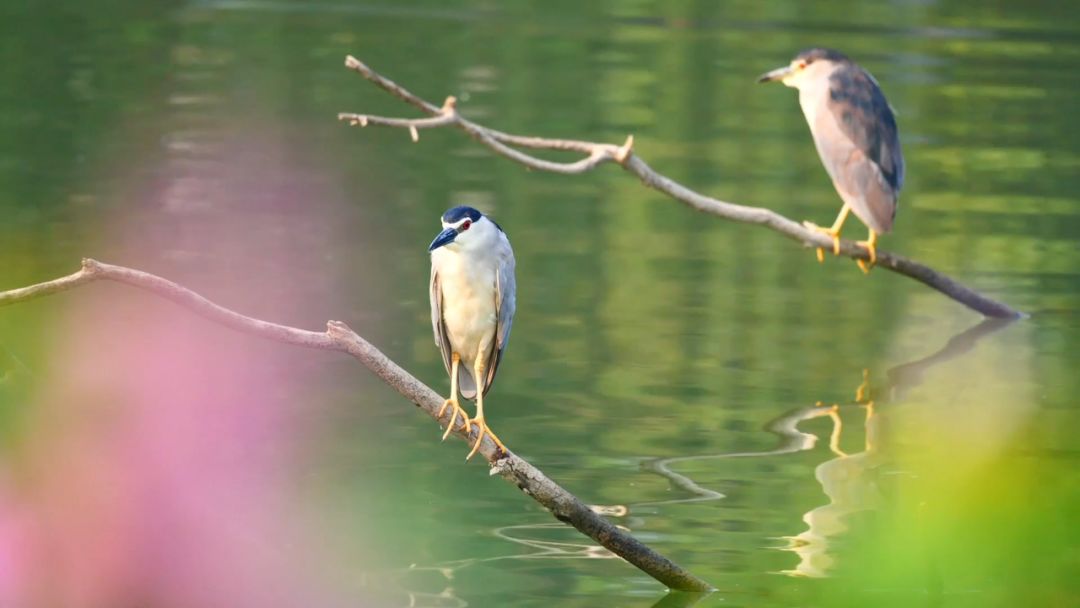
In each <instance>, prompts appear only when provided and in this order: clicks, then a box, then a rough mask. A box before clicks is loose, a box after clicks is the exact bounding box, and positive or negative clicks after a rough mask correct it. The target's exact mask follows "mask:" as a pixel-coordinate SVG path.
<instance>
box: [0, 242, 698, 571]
mask: <svg viewBox="0 0 1080 608" xmlns="http://www.w3.org/2000/svg"><path fill="white" fill-rule="evenodd" d="M93 281H115V282H118V283H125V284H127V285H130V286H132V287H137V288H139V289H143V290H145V291H148V292H150V293H153V294H155V295H158V296H160V297H163V298H165V299H167V300H172V301H173V302H175V303H177V304H179V305H180V306H183V307H184V308H187V309H188V310H191V311H192V312H194V313H196V314H198V315H200V316H202V317H205V318H207V319H209V320H211V321H213V322H215V323H219V324H221V325H224V326H226V327H229V328H231V329H234V330H236V331H239V332H242V333H245V334H249V335H253V336H259V337H262V338H266V339H268V340H274V341H276V342H283V343H285V344H293V345H296V346H305V347H307V348H314V349H318V350H329V351H338V352H342V353H346V354H348V355H350V356H352V357H353V358H355V359H356V360H358V361H359V362H360V363H362V364H363V365H364V366H365V367H367V368H368V369H369V370H371V371H372V372H374V373H375V375H376V376H378V377H379V378H380V379H382V381H383V382H385V383H387V384H388V385H390V386H391V387H393V388H394V389H395V390H396V391H398V392H399V393H401V394H402V395H403V396H404V397H405V398H406V399H408V400H409V401H412V402H413V403H415V404H416V405H417V406H418V407H420V409H422V410H423V411H424V412H425V413H427V414H428V415H429V416H431V417H432V418H435V419H436V420H437V421H438V422H439V424H440V425H441V426H445V425H447V424H450V422H451V421H450V415H451V412H449V411H447V412H446V413H445V415H444V416H443V417H442V418H439V416H438V412H439V409H440V408H441V406H442V404H443V398H442V397H440V396H439V395H438V394H437V393H436V392H435V391H433V390H431V389H430V388H428V387H427V385H425V384H424V383H423V382H421V381H419V380H417V379H416V377H415V376H413V375H412V374H410V373H409V372H407V371H405V370H404V369H403V368H402V367H401V366H399V365H398V364H396V363H394V362H393V361H391V360H390V358H388V357H387V356H386V355H384V354H383V353H382V352H380V351H379V349H377V348H375V347H374V346H372V345H371V343H369V342H368V341H367V340H364V339H363V338H362V337H360V335H359V334H357V333H356V332H354V331H353V330H352V329H349V327H348V326H347V325H345V324H344V323H341V322H340V321H330V322H328V323H327V324H326V331H324V332H317V331H308V330H304V329H299V328H296V327H289V326H287V325H279V324H277V323H271V322H269V321H263V320H261V319H255V318H252V317H248V316H245V315H242V314H240V313H238V312H235V311H233V310H229V309H228V308H225V307H223V306H219V305H218V304H215V303H214V302H211V301H210V300H208V299H206V298H204V297H203V296H201V295H199V294H198V293H195V292H194V291H191V290H190V289H187V288H186V287H183V286H181V285H178V284H177V283H173V282H172V281H168V280H166V279H163V278H161V277H159V276H156V275H153V274H150V273H147V272H142V271H141V270H135V269H133V268H125V267H123V266H113V265H111V264H103V263H101V262H98V261H95V260H91V259H84V260H83V263H82V269H81V270H79V271H78V272H76V273H74V274H70V275H68V276H65V277H60V278H58V279H53V280H51V281H46V282H44V283H38V284H36V285H31V286H29V287H22V288H18V289H12V290H9V291H2V292H0V306H3V305H7V304H14V303H16V302H24V301H26V300H31V299H34V298H38V297H41V296H46V295H50V294H54V293H57V292H61V291H66V290H68V289H73V288H75V287H79V286H81V285H85V284H87V283H90V282H93ZM474 428H476V427H475V426H474ZM453 434H455V435H457V436H458V437H460V438H461V439H465V440H467V441H468V442H469V445H472V444H473V442H475V437H470V433H466V432H465V430H464V424H461V426H458V427H456V428H455V429H454V432H453ZM433 436H434V434H433ZM479 453H480V454H482V455H483V457H484V458H485V459H487V461H488V463H490V465H491V474H492V475H496V474H497V475H499V476H501V477H502V478H503V479H505V480H507V481H509V482H510V483H512V484H514V485H515V486H517V487H518V488H519V489H521V491H522V492H524V493H525V494H527V495H528V496H530V497H531V498H532V499H533V500H535V501H536V502H538V503H540V504H541V505H543V507H544V508H546V509H547V510H548V511H550V512H551V514H552V515H554V516H555V517H556V518H557V519H559V520H560V521H563V522H565V523H568V524H570V525H571V526H573V527H575V528H577V529H578V531H580V532H582V533H583V534H585V535H587V536H589V537H590V538H592V539H593V540H595V541H596V542H597V543H599V544H600V545H602V546H604V547H605V548H607V549H608V550H610V551H611V552H612V553H614V554H616V555H618V556H619V557H621V558H623V559H625V560H626V561H628V562H630V563H631V564H633V565H635V566H637V567H638V568H640V569H641V570H642V571H643V572H645V573H646V574H648V575H649V576H651V577H653V578H655V579H656V580H658V581H660V582H661V583H663V584H664V585H666V586H667V587H669V588H671V589H676V590H681V591H709V590H711V589H712V587H711V586H710V585H709V584H708V583H706V582H705V581H703V580H701V579H699V578H697V577H696V576H694V575H693V574H691V573H690V572H688V571H686V570H685V569H683V568H682V567H680V566H679V565H677V564H675V563H674V562H672V561H671V560H669V559H668V558H666V557H664V556H663V555H660V554H659V553H657V552H656V551H654V550H653V549H651V548H650V547H648V546H647V545H645V544H644V543H642V542H641V541H639V540H637V539H636V538H634V537H633V536H631V535H630V534H628V533H627V532H625V531H623V530H622V529H620V528H619V527H617V526H615V525H614V524H612V523H611V522H609V521H608V520H606V519H604V518H602V517H600V515H598V514H597V513H596V512H594V511H593V510H592V509H590V508H589V506H588V505H586V504H585V503H583V502H582V501H581V500H579V499H578V498H577V497H576V496H574V495H573V494H571V493H570V492H567V491H566V490H565V489H563V488H562V487H561V486H559V485H558V484H557V483H555V482H554V481H552V480H551V479H550V478H548V477H547V476H546V475H544V473H543V472H542V471H540V469H537V468H536V467H534V466H532V465H531V464H529V463H528V462H526V461H525V460H524V459H523V458H521V457H519V456H517V455H516V454H513V453H505V452H501V451H499V450H498V448H497V447H496V446H495V443H494V442H493V441H492V440H491V439H490V438H489V437H488V436H487V435H485V436H484V440H483V443H481V444H480V451H479Z"/></svg>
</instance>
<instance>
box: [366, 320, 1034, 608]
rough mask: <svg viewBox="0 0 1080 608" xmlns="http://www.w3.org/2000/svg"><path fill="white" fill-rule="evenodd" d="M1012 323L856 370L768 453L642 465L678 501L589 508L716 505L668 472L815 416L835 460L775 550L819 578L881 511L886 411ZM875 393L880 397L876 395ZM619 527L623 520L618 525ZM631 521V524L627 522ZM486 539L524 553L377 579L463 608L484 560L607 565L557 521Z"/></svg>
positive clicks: (782, 420) (675, 598) (705, 492)
mask: <svg viewBox="0 0 1080 608" xmlns="http://www.w3.org/2000/svg"><path fill="white" fill-rule="evenodd" d="M1012 323H1013V321H1011V320H1002V319H987V320H984V321H982V322H981V323H979V324H977V325H975V326H973V327H970V328H968V329H967V330H964V331H963V332H961V333H959V334H956V335H955V336H953V337H952V338H950V339H949V340H948V342H947V343H946V344H945V345H944V346H943V347H942V348H940V349H939V350H937V351H935V352H934V353H932V354H930V355H928V356H926V357H923V358H921V359H918V360H915V361H911V362H907V363H903V364H901V365H897V366H894V367H892V368H890V369H889V370H887V371H886V373H885V378H886V382H885V385H884V387H882V388H881V390H880V391H877V390H874V387H873V386H872V385H871V382H870V377H871V374H870V373H869V370H864V371H863V378H862V382H861V383H860V384H859V385H858V386H857V387H856V388H855V390H854V395H853V400H852V401H851V402H850V403H846V404H837V403H833V404H823V403H822V402H820V401H818V402H816V403H815V404H814V405H808V406H803V407H798V408H795V409H792V410H790V411H788V412H786V413H784V414H783V415H781V416H779V417H777V418H775V419H773V420H772V421H771V422H769V423H768V424H767V425H766V426H765V429H764V430H765V431H766V432H768V433H771V434H773V435H775V436H776V437H777V439H778V442H777V444H776V446H775V447H773V448H772V449H769V450H764V451H757V452H728V453H722V454H707V455H699V456H678V457H673V458H662V459H652V460H647V461H644V462H642V463H641V468H642V470H644V471H648V472H651V473H655V474H656V475H659V476H662V477H664V478H665V479H667V480H668V481H669V482H670V483H671V485H672V486H673V487H674V488H675V489H678V490H681V491H683V492H684V493H685V494H687V496H686V497H684V498H675V499H670V500H661V501H648V502H639V503H634V504H631V505H610V506H600V505H597V506H593V509H594V510H595V511H597V512H598V513H600V514H602V515H605V516H608V517H615V518H627V517H629V516H631V514H640V513H642V512H643V510H644V511H652V510H654V508H655V507H658V506H662V505H672V504H683V503H693V502H705V501H713V500H721V499H723V498H725V496H724V494H723V493H722V492H720V491H718V490H714V489H711V488H707V487H704V486H702V485H700V484H699V483H698V482H696V481H695V480H694V479H692V478H691V477H689V476H687V475H684V474H682V473H679V472H677V471H675V470H674V467H675V466H676V465H678V464H681V463H687V462H701V461H707V460H721V459H732V458H760V457H771V456H781V455H787V454H794V453H799V452H804V451H809V450H811V449H813V448H814V447H815V446H816V445H817V442H818V441H819V439H821V438H820V437H819V436H818V435H815V434H814V433H810V432H806V431H803V430H801V429H800V428H799V425H800V424H802V423H804V422H807V421H810V420H815V419H818V418H829V419H830V421H831V425H830V432H829V437H828V445H829V451H830V452H831V453H832V454H833V455H834V458H831V459H829V460H826V461H825V462H822V463H821V464H819V465H818V466H817V467H815V469H814V477H815V479H816V480H817V482H818V484H820V485H821V488H822V492H823V493H824V494H825V496H826V497H827V498H828V502H827V503H826V504H823V505H821V506H819V507H816V508H814V509H811V510H810V511H807V512H806V513H805V514H804V515H803V518H802V521H803V522H804V523H805V524H806V526H807V528H806V530H804V531H803V532H800V533H799V534H796V535H794V536H788V537H782V540H784V541H785V543H784V545H783V546H780V547H777V548H778V549H780V550H785V551H791V552H793V553H795V555H796V556H797V557H798V559H799V562H798V563H797V564H796V565H795V566H794V567H793V568H791V569H789V570H784V571H781V572H780V573H781V574H785V575H788V576H798V577H815V578H816V577H825V576H828V574H829V572H830V570H831V569H832V568H833V567H834V565H835V564H834V558H833V556H832V555H831V554H830V544H831V543H834V542H835V541H836V540H837V539H838V537H840V536H841V535H842V534H843V533H844V532H845V531H847V529H848V526H847V523H846V522H847V519H848V518H850V516H851V515H853V514H855V513H858V512H861V511H872V510H876V509H878V508H880V507H881V506H883V505H884V501H885V497H884V496H883V495H882V493H881V491H880V489H879V487H878V484H879V481H880V474H879V471H880V469H881V468H882V467H881V465H882V459H881V458H880V454H881V447H882V444H883V443H884V442H883V439H884V437H885V434H884V432H883V431H884V429H883V425H884V423H885V422H886V421H887V418H888V411H889V408H891V407H895V402H897V401H899V400H900V399H902V398H903V397H904V396H905V395H906V394H907V393H908V392H909V391H910V390H911V389H913V388H915V387H916V386H918V385H920V384H922V383H923V381H924V378H925V375H926V373H927V372H928V371H929V370H931V369H932V368H934V367H935V366H937V365H940V364H942V363H945V362H948V361H952V360H955V359H956V358H957V357H960V356H962V355H965V354H967V353H969V352H971V351H972V350H973V349H974V347H975V346H976V344H977V343H978V342H979V341H980V340H982V339H983V338H985V337H987V336H989V335H991V334H994V333H996V332H998V331H1000V330H1001V329H1003V328H1004V327H1006V326H1008V325H1011V324H1012ZM878 393H880V394H881V395H882V397H878ZM844 417H846V418H848V422H849V424H851V423H855V421H858V423H859V424H862V425H863V427H864V429H865V439H864V445H863V448H862V450H860V451H859V452H855V453H847V452H845V451H844V450H843V448H842V447H841V440H842V438H843V432H844V424H843V423H844V420H843V418H844ZM623 521H627V520H626V519H624V520H623ZM631 521H632V520H631ZM493 533H494V534H495V535H496V536H498V537H499V538H501V539H503V540H505V541H507V542H509V543H513V544H515V545H520V546H523V547H527V548H528V549H529V550H531V551H532V552H531V553H527V554H518V553H515V554H507V555H498V556H493V557H485V558H470V559H462V560H455V561H452V562H444V563H441V564H437V565H432V566H415V565H414V566H413V567H411V568H409V569H406V570H399V571H395V572H393V573H381V574H380V575H378V578H380V579H381V581H383V584H385V582H386V581H387V580H391V581H393V583H392V584H394V585H395V586H397V587H398V588H399V589H401V590H402V591H403V592H404V593H405V594H406V595H407V598H408V599H407V602H408V603H407V605H408V606H417V607H421V606H428V607H433V608H442V607H450V606H466V605H467V604H468V602H466V601H465V600H464V599H462V598H460V597H458V596H457V595H456V594H455V592H454V588H453V586H452V585H451V583H452V581H453V580H454V576H455V573H456V572H457V571H459V570H462V569H464V568H469V567H471V566H475V565H478V564H481V563H485V562H494V561H501V560H538V559H559V560H563V559H612V558H615V556H614V555H613V554H611V553H610V552H609V551H607V550H606V549H604V548H603V547H600V546H597V545H594V544H591V543H583V542H576V538H578V537H577V535H573V534H572V530H570V529H569V528H567V527H566V526H564V525H562V524H559V523H548V522H544V523H537V524H524V525H515V526H506V527H502V528H498V529H496V530H494V531H493ZM552 535H560V536H561V535H565V536H566V537H567V538H568V539H575V540H558V537H555V538H553V537H552ZM431 572H434V573H437V574H438V575H439V576H440V577H441V579H442V581H443V583H442V584H443V585H444V588H443V589H442V590H441V591H439V592H437V593H436V592H430V591H429V592H421V591H417V590H411V589H415V588H417V587H421V586H422V587H424V588H427V589H431V588H433V587H434V586H435V585H433V584H432V583H431V582H430V581H425V582H424V583H423V584H421V583H420V581H415V580H414V581H409V580H406V579H409V578H411V577H415V576H418V575H419V576H422V573H431ZM700 599H701V597H700V596H699V595H697V594H679V593H669V594H665V595H664V596H662V597H661V598H659V600H658V603H657V604H656V606H661V605H662V606H691V605H693V604H695V603H697V602H698V601H699V600H700Z"/></svg>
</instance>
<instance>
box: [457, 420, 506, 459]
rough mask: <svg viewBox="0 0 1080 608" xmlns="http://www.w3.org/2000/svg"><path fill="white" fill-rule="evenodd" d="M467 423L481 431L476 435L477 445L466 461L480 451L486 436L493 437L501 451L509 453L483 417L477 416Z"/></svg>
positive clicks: (475, 444)
mask: <svg viewBox="0 0 1080 608" xmlns="http://www.w3.org/2000/svg"><path fill="white" fill-rule="evenodd" d="M467 422H471V423H472V424H474V425H476V427H477V428H478V429H480V430H479V431H478V432H477V434H476V443H474V444H473V447H472V450H471V451H469V455H468V456H466V457H465V460H469V459H470V458H472V457H473V455H475V454H476V453H477V452H478V451H480V444H481V443H483V441H484V435H487V436H488V437H491V440H492V441H494V442H495V445H497V446H499V449H500V450H501V451H503V452H508V451H509V450H507V449H506V446H505V445H503V442H502V441H499V438H498V437H497V436H495V433H493V432H492V431H491V427H489V426H488V425H487V423H486V422H484V417H483V416H477V417H476V418H473V419H472V420H471V421H467Z"/></svg>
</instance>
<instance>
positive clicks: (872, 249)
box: [855, 230, 877, 274]
mask: <svg viewBox="0 0 1080 608" xmlns="http://www.w3.org/2000/svg"><path fill="white" fill-rule="evenodd" d="M855 244H856V245H861V246H862V247H864V248H865V249H866V252H867V253H868V254H870V262H869V263H867V262H865V261H863V260H855V263H857V264H858V265H859V268H860V269H861V270H862V271H863V273H864V274H870V269H871V268H873V267H874V264H877V233H876V232H874V231H873V230H871V231H870V238H868V239H866V240H865V241H856V242H855Z"/></svg>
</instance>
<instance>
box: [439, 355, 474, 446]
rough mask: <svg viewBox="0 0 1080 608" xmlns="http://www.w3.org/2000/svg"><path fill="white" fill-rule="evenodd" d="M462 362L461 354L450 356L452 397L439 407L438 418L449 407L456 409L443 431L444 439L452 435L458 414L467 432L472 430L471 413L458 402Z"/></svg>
mask: <svg viewBox="0 0 1080 608" xmlns="http://www.w3.org/2000/svg"><path fill="white" fill-rule="evenodd" d="M460 364H461V355H459V354H457V353H454V354H453V355H452V356H451V357H450V398H449V399H447V400H446V401H444V402H443V404H442V407H440V408H439V413H438V414H437V416H436V417H437V418H442V415H443V412H445V411H446V408H447V407H450V406H453V408H454V411H453V413H452V414H451V415H450V422H448V423H447V424H446V431H444V432H443V436H442V438H443V441H446V438H447V437H449V436H450V431H452V430H454V422H456V421H457V418H458V414H460V415H461V421H462V422H464V423H465V432H469V431H471V430H472V426H471V425H470V424H469V415H468V414H467V413H465V410H463V409H461V404H460V403H458V398H457V396H458V390H457V374H458V366H459V365H460Z"/></svg>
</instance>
